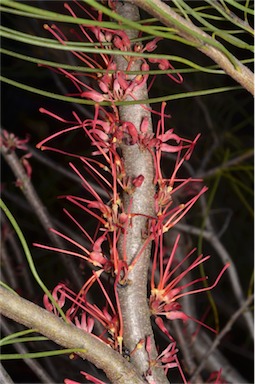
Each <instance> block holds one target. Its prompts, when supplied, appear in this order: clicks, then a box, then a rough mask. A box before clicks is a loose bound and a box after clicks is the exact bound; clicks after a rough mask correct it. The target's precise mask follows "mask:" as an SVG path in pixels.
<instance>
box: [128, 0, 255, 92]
mask: <svg viewBox="0 0 255 384" xmlns="http://www.w3.org/2000/svg"><path fill="white" fill-rule="evenodd" d="M129 1H132V3H133V4H135V5H137V6H138V7H141V8H142V9H144V10H145V11H146V12H148V13H149V14H150V15H152V16H154V17H156V18H157V19H158V20H159V21H161V22H162V23H163V24H164V25H166V26H167V27H170V28H175V31H176V33H177V34H178V35H179V36H181V37H184V38H185V39H186V40H187V41H190V42H191V43H196V44H197V47H196V48H197V49H198V50H199V51H201V52H203V53H204V54H205V55H206V56H208V57H210V58H211V59H212V60H213V61H214V62H215V63H217V64H218V65H219V67H220V68H222V69H223V70H224V71H225V73H226V74H228V75H229V76H231V77H232V78H233V79H234V80H235V81H237V82H238V83H239V84H241V85H242V86H243V87H244V88H245V89H247V91H248V92H250V93H251V94H252V95H254V76H253V73H252V71H251V70H250V69H249V68H248V67H246V66H245V65H243V64H242V63H241V62H240V61H239V60H237V59H236V58H233V59H234V61H235V66H234V65H233V63H231V62H230V60H229V58H228V57H227V56H226V55H225V54H224V53H223V52H222V51H220V50H219V48H217V47H216V46H214V45H215V44H214V43H215V40H214V39H213V38H212V37H211V36H210V35H209V34H207V33H206V32H204V31H203V30H202V29H201V28H199V27H197V26H195V25H194V24H193V23H192V22H191V21H189V20H186V19H184V18H183V17H181V16H180V15H178V14H177V13H176V12H175V11H174V10H173V9H172V8H171V6H170V5H169V3H168V4H166V3H164V2H163V1H161V0H153V1H144V0H129ZM192 34H194V35H195V36H196V37H194V36H192ZM203 39H206V40H207V42H206V43H205V42H204V40H203ZM210 42H211V44H210ZM219 46H221V47H223V46H222V45H221V44H219Z"/></svg>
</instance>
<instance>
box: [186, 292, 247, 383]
mask: <svg viewBox="0 0 255 384" xmlns="http://www.w3.org/2000/svg"><path fill="white" fill-rule="evenodd" d="M253 300H254V295H251V296H250V297H248V299H246V301H245V302H244V303H243V305H242V306H241V307H240V308H239V309H238V310H237V311H236V312H235V313H234V314H233V316H232V317H231V318H230V319H229V321H228V322H227V324H226V325H225V327H224V328H223V329H222V330H221V332H220V333H219V334H218V336H217V337H216V338H215V340H214V342H213V343H212V345H211V347H210V348H209V350H208V351H207V353H206V354H205V356H204V357H203V360H202V361H201V363H200V364H199V366H198V367H197V368H196V370H195V372H194V373H193V375H192V377H191V380H190V381H191V382H192V381H193V380H194V379H195V378H196V377H197V375H198V374H199V373H200V372H201V370H202V369H203V367H204V365H205V363H206V361H207V359H208V357H209V356H210V355H211V354H212V353H213V351H214V350H215V349H216V348H217V346H218V345H219V344H220V341H221V340H222V338H223V337H224V336H225V335H226V333H227V332H229V331H230V329H231V327H232V326H233V324H234V322H235V321H236V320H237V318H238V317H239V316H241V315H242V314H243V312H244V311H245V310H246V309H247V308H248V307H249V305H250V304H251V303H252V301H253Z"/></svg>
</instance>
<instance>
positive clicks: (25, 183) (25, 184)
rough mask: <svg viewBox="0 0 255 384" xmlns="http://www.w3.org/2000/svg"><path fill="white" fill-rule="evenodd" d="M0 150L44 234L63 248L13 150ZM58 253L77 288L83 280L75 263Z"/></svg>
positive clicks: (2, 147) (45, 210)
mask: <svg viewBox="0 0 255 384" xmlns="http://www.w3.org/2000/svg"><path fill="white" fill-rule="evenodd" d="M0 150H1V154H2V155H3V157H4V159H5V160H6V162H7V163H8V165H9V167H10V168H11V169H12V171H13V173H14V175H15V176H16V177H17V179H18V180H21V183H22V188H21V190H22V193H23V194H24V196H25V197H26V199H27V201H28V202H29V204H31V206H32V207H33V209H34V212H35V213H36V215H37V217H38V219H39V221H40V223H41V225H42V227H43V228H44V229H45V232H46V234H47V235H48V236H49V238H50V239H51V241H52V242H53V244H54V245H55V246H56V247H57V248H59V249H63V248H65V246H64V244H63V242H62V241H61V239H60V238H59V237H58V236H57V235H55V234H54V233H53V232H51V231H50V230H49V229H50V228H53V223H52V221H51V219H50V217H49V214H48V212H47V209H46V208H45V207H44V206H43V204H42V202H41V200H40V198H39V196H38V194H37V192H36V190H35V189H34V187H33V185H32V183H31V180H30V179H29V178H28V176H27V175H26V172H25V170H24V168H23V166H22V165H21V163H20V161H19V159H18V157H17V155H16V154H15V153H14V152H10V151H8V149H7V148H5V147H4V146H3V145H2V146H1V149H0ZM59 253H60V255H61V258H62V261H63V263H64V265H65V267H66V270H67V272H68V274H69V275H70V277H71V278H72V280H73V281H74V284H76V286H77V288H80V287H81V286H82V284H83V281H82V279H81V277H80V273H79V271H78V269H77V267H76V265H75V264H74V263H73V262H72V260H70V259H68V258H66V257H65V256H64V255H62V254H61V252H59Z"/></svg>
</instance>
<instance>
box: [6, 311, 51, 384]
mask: <svg viewBox="0 0 255 384" xmlns="http://www.w3.org/2000/svg"><path fill="white" fill-rule="evenodd" d="M1 326H2V330H3V331H4V332H5V334H6V335H11V334H12V333H13V331H12V329H11V327H10V326H9V325H8V323H7V321H6V319H4V318H3V319H2V320H1ZM13 348H15V349H16V351H17V352H18V353H20V354H26V353H28V350H27V348H26V347H25V346H24V345H23V344H22V343H14V344H13ZM24 363H25V364H27V366H28V367H29V368H30V369H31V370H32V371H33V372H34V374H35V375H36V376H37V377H38V379H40V380H41V381H42V383H46V384H52V383H53V382H54V380H53V378H52V377H51V376H49V375H48V373H47V372H46V371H45V369H44V368H43V367H42V366H41V365H40V364H39V362H38V361H36V360H33V359H24Z"/></svg>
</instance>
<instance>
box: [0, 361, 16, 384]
mask: <svg viewBox="0 0 255 384" xmlns="http://www.w3.org/2000/svg"><path fill="white" fill-rule="evenodd" d="M0 383H2V384H14V381H12V379H11V377H10V376H9V375H8V373H7V372H6V370H5V369H4V367H3V365H2V364H1V366H0Z"/></svg>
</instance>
